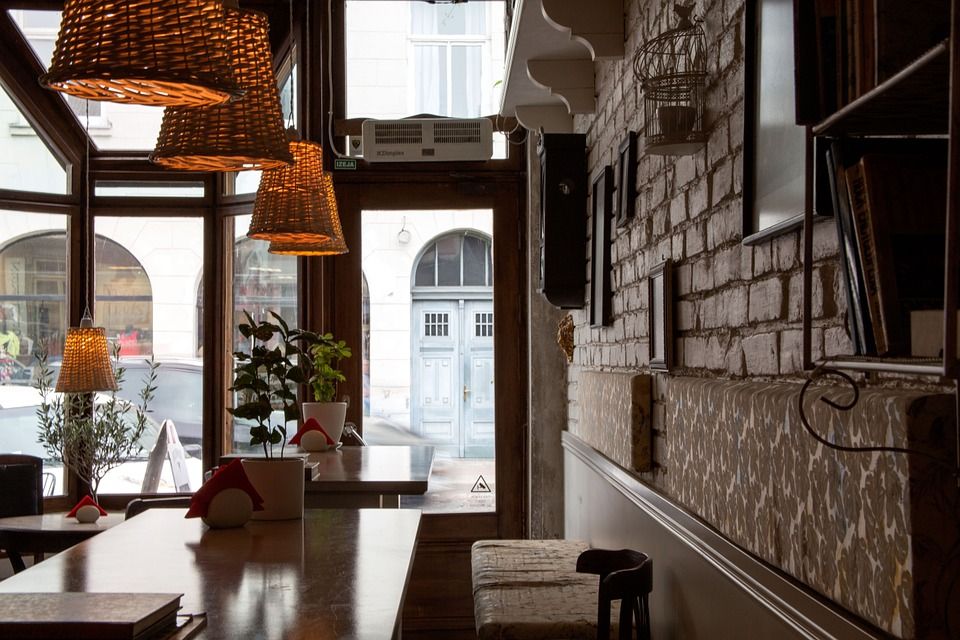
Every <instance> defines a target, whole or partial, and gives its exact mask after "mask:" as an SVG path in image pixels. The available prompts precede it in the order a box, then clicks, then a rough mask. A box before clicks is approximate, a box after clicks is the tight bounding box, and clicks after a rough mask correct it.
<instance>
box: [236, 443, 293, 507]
mask: <svg viewBox="0 0 960 640" xmlns="http://www.w3.org/2000/svg"><path fill="white" fill-rule="evenodd" d="M243 470H244V471H245V472H246V474H247V477H248V478H250V482H251V484H253V486H254V488H255V489H256V490H257V493H259V494H260V497H261V498H263V511H254V512H253V516H252V518H253V519H254V520H292V519H295V518H302V517H303V474H304V471H303V458H299V457H293V458H269V459H267V458H260V459H255V458H245V459H244V460H243Z"/></svg>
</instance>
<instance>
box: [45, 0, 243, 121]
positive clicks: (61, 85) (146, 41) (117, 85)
mask: <svg viewBox="0 0 960 640" xmlns="http://www.w3.org/2000/svg"><path fill="white" fill-rule="evenodd" d="M40 82H41V83H42V84H43V85H44V86H47V87H49V88H51V89H56V90H57V91H63V92H65V93H69V94H71V95H73V96H76V97H78V98H86V99H90V100H106V101H109V102H122V103H131V104H142V105H151V106H172V105H177V106H191V107H202V106H207V105H212V104H220V103H223V102H226V101H228V100H233V99H236V98H238V97H240V95H242V91H241V90H240V87H239V85H238V84H237V83H236V81H235V80H234V78H233V73H232V71H231V67H230V54H229V52H228V50H227V32H226V24H225V22H224V9H223V2H222V0H66V2H65V3H64V7H63V15H62V17H61V22H60V34H59V35H58V36H57V44H56V47H55V48H54V51H53V61H52V62H51V64H50V70H49V71H48V72H47V73H45V74H43V75H42V76H40Z"/></svg>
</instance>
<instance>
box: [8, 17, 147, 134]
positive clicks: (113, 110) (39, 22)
mask: <svg viewBox="0 0 960 640" xmlns="http://www.w3.org/2000/svg"><path fill="white" fill-rule="evenodd" d="M10 17H11V18H13V20H14V22H15V23H16V24H17V26H19V27H20V30H21V31H22V32H23V35H24V37H25V38H26V40H27V42H28V43H29V44H30V46H31V47H32V48H33V50H34V52H35V53H36V54H37V59H38V60H39V61H40V64H41V65H43V68H44V69H46V68H47V67H48V66H49V65H50V60H51V58H52V57H53V47H54V44H55V43H56V39H57V33H58V32H59V30H60V12H59V11H28V10H14V11H11V12H10ZM58 93H60V96H61V97H62V98H63V99H64V100H66V101H67V104H68V105H70V108H71V109H72V110H73V113H74V115H75V116H77V120H78V121H79V122H80V124H81V126H84V127H87V117H86V116H87V114H88V111H87V110H88V109H89V116H90V122H89V126H88V127H87V128H88V129H89V131H90V137H91V138H92V139H93V142H94V144H96V145H97V147H98V148H100V149H123V150H132V151H145V150H147V149H153V148H154V146H156V143H157V135H158V134H159V133H160V123H161V121H162V119H163V109H160V108H158V107H146V106H142V105H135V104H117V103H113V102H98V101H95V100H90V101H86V100H80V99H77V98H74V97H72V96H69V95H68V94H66V93H63V92H58Z"/></svg>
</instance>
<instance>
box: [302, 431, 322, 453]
mask: <svg viewBox="0 0 960 640" xmlns="http://www.w3.org/2000/svg"><path fill="white" fill-rule="evenodd" d="M300 447H301V448H302V449H303V450H304V451H326V450H327V449H328V448H329V445H327V436H325V435H323V432H322V431H317V430H313V431H307V432H306V433H304V434H303V435H301V436H300Z"/></svg>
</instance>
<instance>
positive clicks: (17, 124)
mask: <svg viewBox="0 0 960 640" xmlns="http://www.w3.org/2000/svg"><path fill="white" fill-rule="evenodd" d="M0 189H16V190H18V191H36V192H40V193H56V194H65V193H67V190H68V184H67V171H66V169H65V168H64V166H63V164H62V163H61V162H60V160H59V159H58V158H57V157H56V156H55V155H54V154H53V153H52V152H51V151H50V149H49V148H48V147H47V145H46V144H45V143H44V141H43V139H42V138H40V136H38V135H37V132H36V131H35V130H34V128H33V126H32V125H31V124H30V122H29V121H28V120H27V118H26V117H25V116H24V115H23V113H22V112H21V111H20V110H19V109H18V108H17V105H15V104H14V103H13V100H11V99H10V95H9V94H8V93H7V91H6V89H5V88H3V87H0Z"/></svg>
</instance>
